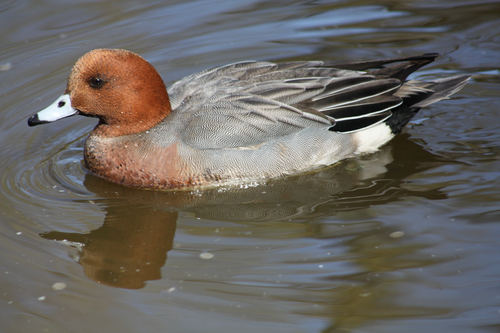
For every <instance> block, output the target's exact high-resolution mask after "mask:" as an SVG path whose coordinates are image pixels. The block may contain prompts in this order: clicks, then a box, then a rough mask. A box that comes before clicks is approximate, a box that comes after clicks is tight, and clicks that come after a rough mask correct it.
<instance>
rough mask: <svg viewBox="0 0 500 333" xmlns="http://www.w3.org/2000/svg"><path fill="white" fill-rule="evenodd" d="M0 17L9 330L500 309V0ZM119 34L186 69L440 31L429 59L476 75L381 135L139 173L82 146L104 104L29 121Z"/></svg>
mask: <svg viewBox="0 0 500 333" xmlns="http://www.w3.org/2000/svg"><path fill="white" fill-rule="evenodd" d="M0 31H2V33H1V34H0V119H1V121H0V143H1V148H0V172H1V173H0V176H1V191H0V252H1V254H0V263H1V265H0V331H2V332H9V333H10V332H234V331H237V332H241V333H242V332H258V331H260V332H345V331H353V332H422V331H425V330H427V331H431V332H497V331H498V330H499V329H500V265H499V264H500V255H499V253H500V244H499V241H498V239H499V236H500V225H499V224H498V223H499V222H500V194H499V192H500V191H499V188H500V186H499V185H500V177H499V175H500V174H499V171H498V170H500V161H499V156H500V149H499V148H498V147H499V146H500V131H499V127H500V125H499V123H500V122H499V119H500V118H499V116H500V115H499V112H500V111H499V110H500V93H499V92H500V78H499V70H498V69H499V68H500V57H499V56H498V54H499V51H500V4H499V3H498V1H472V0H470V1H430V0H429V1H425V0H417V1H385V2H382V3H378V4H376V5H374V4H373V2H370V1H353V0H348V1H256V0H246V1H231V2H229V1H221V0H218V1H209V0H200V1H185V0H184V1H168V2H155V3H150V4H145V3H138V2H136V1H119V2H118V1H116V2H115V1H90V0H89V1H80V2H78V4H72V2H66V1H61V0H48V1H43V2H40V1H34V0H24V1H4V2H3V3H2V4H0ZM99 47H118V48H124V49H128V50H131V51H134V52H137V53H139V54H141V55H142V56H143V57H145V58H146V59H147V60H149V61H150V62H151V63H153V65H154V66H155V67H156V68H157V69H158V70H159V72H160V73H161V74H162V76H163V78H164V80H165V81H166V83H168V84H170V83H172V82H174V81H175V80H177V79H179V78H180V77H182V76H184V75H187V74H190V73H193V72H195V71H199V70H202V69H205V68H207V67H211V66H216V65H221V64H225V63H229V62H234V61H239V60H244V59H259V60H277V61H280V60H299V59H300V60H305V59H311V60H312V59H338V58H359V59H376V58H381V57H382V58H383V57H395V56H399V55H405V56H409V55H415V54H421V53H426V52H439V53H441V54H443V57H442V58H440V59H439V61H437V62H436V63H433V64H432V65H430V66H428V67H426V68H425V69H424V70H422V71H420V72H419V74H418V77H419V78H435V77H445V76H450V75H452V74H475V76H474V79H473V80H472V81H471V82H470V83H469V84H468V85H467V86H466V87H465V88H464V89H463V90H462V91H461V92H460V93H458V94H456V95H455V96H454V97H453V99H451V100H447V101H442V102H440V103H438V104H435V105H432V106H431V107H428V108H426V109H424V110H422V111H421V112H420V113H419V114H418V115H417V117H416V118H415V119H414V120H413V122H412V124H410V126H409V128H408V130H407V131H406V133H404V134H402V135H400V136H399V137H397V138H396V139H395V140H393V141H392V142H391V143H390V144H388V145H387V146H386V147H384V148H383V149H382V150H381V151H380V152H378V153H376V154H373V155H370V156H366V157H364V158H361V159H358V160H350V161H344V162H342V163H340V164H339V165H336V166H334V167H331V168H327V169H324V170H320V171H319V172H316V173H310V174H303V175H298V176H296V177H290V178H288V179H283V180H275V181H270V182H268V183H266V184H247V185H246V186H239V187H236V186H232V187H221V188H218V189H211V190H199V191H193V192H187V191H181V192H154V191H140V190H131V189H127V188H123V187H120V186H115V185H112V184H109V183H106V182H104V181H102V180H99V179H97V178H95V177H94V176H92V175H91V174H89V173H88V172H87V171H86V170H85V169H84V167H83V166H82V164H81V160H82V151H83V143H84V141H85V138H86V135H87V134H88V132H89V131H90V130H91V129H92V128H93V126H95V123H96V121H95V120H93V119H86V118H85V119H84V118H82V117H72V118H69V119H66V120H62V121H59V122H56V123H53V124H50V125H45V126H40V127H37V128H28V126H27V125H26V119H27V117H28V116H30V115H31V114H33V113H34V112H36V111H38V110H39V109H41V108H43V107H45V106H46V105H48V104H49V103H51V102H52V101H53V100H54V99H55V98H56V97H57V96H59V95H60V94H61V93H62V91H63V90H64V86H65V81H66V78H67V75H68V73H69V70H70V68H71V66H72V65H73V63H74V62H75V60H76V59H77V58H78V57H79V56H81V55H83V54H84V53H85V52H87V51H89V50H90V49H94V48H99ZM58 282H59V283H61V282H62V283H64V285H61V284H56V285H54V284H55V283H58ZM61 288H62V289H61Z"/></svg>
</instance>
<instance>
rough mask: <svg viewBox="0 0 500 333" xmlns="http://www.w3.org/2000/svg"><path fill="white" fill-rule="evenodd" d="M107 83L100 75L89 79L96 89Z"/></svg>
mask: <svg viewBox="0 0 500 333" xmlns="http://www.w3.org/2000/svg"><path fill="white" fill-rule="evenodd" d="M105 83H106V81H104V80H103V79H100V78H98V77H93V78H91V79H90V81H89V84H90V86H91V87H92V88H94V89H101V88H102V87H103V86H104V84H105Z"/></svg>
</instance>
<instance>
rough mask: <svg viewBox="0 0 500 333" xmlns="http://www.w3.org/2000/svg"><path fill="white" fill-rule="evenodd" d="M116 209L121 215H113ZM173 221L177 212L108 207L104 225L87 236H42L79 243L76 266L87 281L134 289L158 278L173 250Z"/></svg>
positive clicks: (63, 234) (50, 233)
mask: <svg viewBox="0 0 500 333" xmlns="http://www.w3.org/2000/svg"><path fill="white" fill-rule="evenodd" d="M117 208H118V210H119V211H121V212H122V213H121V214H120V215H116V213H117V210H116V209H117ZM125 208H127V209H125ZM176 220H177V213H172V212H168V211H161V210H158V211H157V210H155V209H153V208H151V207H137V205H136V206H135V207H134V206H130V205H128V206H127V207H123V206H116V205H111V206H110V207H108V213H107V214H106V220H105V221H104V225H103V226H102V227H101V228H99V229H96V230H93V231H91V232H90V234H87V235H82V234H75V233H73V234H71V233H60V232H49V233H46V234H43V235H42V237H44V238H48V239H56V240H63V239H66V240H68V241H70V242H78V243H81V244H82V245H83V246H82V250H81V253H80V259H79V263H80V264H81V265H82V266H83V271H84V273H85V275H86V276H87V277H89V278H90V279H92V280H94V281H96V282H98V283H102V284H105V285H108V286H112V287H120V288H129V289H137V288H142V287H144V285H145V281H148V280H158V279H160V278H161V272H160V270H161V267H162V266H163V265H165V261H166V259H167V252H168V251H170V250H171V249H172V243H173V239H174V234H175V227H176Z"/></svg>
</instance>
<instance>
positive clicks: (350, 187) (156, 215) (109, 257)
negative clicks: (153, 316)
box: [41, 134, 450, 289]
mask: <svg viewBox="0 0 500 333" xmlns="http://www.w3.org/2000/svg"><path fill="white" fill-rule="evenodd" d="M391 150H392V152H391ZM393 153H394V154H395V155H396V154H397V156H398V160H397V163H395V162H393V158H392V154H393ZM443 163H450V161H444V159H443V158H442V157H439V156H435V155H433V154H431V153H429V152H427V151H425V150H424V149H423V148H422V147H421V146H419V145H417V144H415V143H413V142H411V141H409V140H408V135H407V134H404V135H401V136H400V137H398V138H396V140H394V141H393V142H392V143H391V144H390V145H388V146H386V147H384V148H383V149H382V150H381V151H380V152H378V153H376V154H373V155H369V156H366V157H364V158H362V159H354V160H348V161H343V162H341V163H339V164H337V165H334V166H332V167H329V168H326V169H323V170H320V171H317V172H314V173H306V174H302V175H298V176H294V177H289V178H287V179H281V180H275V181H267V182H265V183H262V184H258V185H257V184H254V185H255V186H241V187H238V186H231V187H227V188H215V189H204V190H198V191H163V192H161V191H148V190H139V189H132V188H126V187H123V186H119V185H114V184H112V183H109V182H106V181H103V180H101V179H99V178H97V177H95V176H93V175H91V174H87V175H86V177H85V183H84V185H85V186H86V188H87V189H88V190H90V191H91V192H93V193H95V194H96V195H98V196H100V197H101V198H102V199H99V200H96V201H95V204H97V205H99V206H100V207H102V209H103V210H105V211H106V217H105V220H104V224H103V225H102V226H101V227H100V228H99V229H96V230H92V231H91V232H90V233H88V234H83V233H64V232H57V231H52V232H47V233H43V234H42V235H41V236H42V237H43V238H46V239H52V240H58V241H63V240H64V241H67V242H69V243H70V244H73V245H75V246H76V247H78V248H79V254H78V255H77V256H75V259H76V260H77V261H78V262H79V263H80V264H81V265H82V266H83V269H84V272H85V275H86V276H87V277H89V278H90V279H92V280H94V281H96V282H99V283H102V284H106V285H109V286H113V287H119V288H135V289H137V288H142V287H144V286H145V282H146V281H150V280H157V279H161V277H162V276H161V268H162V267H163V266H164V265H165V263H166V260H167V252H168V251H170V250H171V249H172V247H173V239H174V235H175V230H176V225H177V218H178V212H187V213H190V214H191V215H194V216H196V217H200V218H203V219H210V220H217V221H230V222H233V223H246V222H265V221H273V222H280V221H290V220H292V221H303V220H305V219H313V218H321V217H326V216H334V215H336V214H337V213H338V212H340V211H351V210H357V209H363V208H367V207H370V206H373V205H381V204H387V203H389V202H393V201H396V200H401V199H402V198H405V197H408V196H416V197H425V198H428V199H433V200H436V199H444V198H445V197H446V195H445V194H444V193H442V192H441V191H440V190H439V189H430V190H423V191H414V190H411V189H407V188H405V187H404V186H403V185H404V183H405V179H406V178H408V177H409V176H411V175H412V174H415V173H418V172H422V171H424V170H426V169H430V168H432V167H435V166H438V165H442V164H443ZM297 189H300V191H298V190H297ZM314 221H315V220H311V221H309V222H307V223H317V224H319V225H316V226H315V227H314V228H313V229H314V230H315V232H316V233H317V235H316V236H317V237H321V238H329V237H336V236H335V235H333V234H331V232H326V231H325V230H326V229H328V230H332V225H331V223H326V224H328V225H327V226H326V225H323V224H325V222H324V220H323V222H318V221H317V220H316V222H314ZM342 224H344V222H342ZM345 227H346V228H349V225H348V224H347V225H345ZM346 228H344V229H343V230H344V231H345V230H347V229H346ZM333 229H335V228H333ZM325 232H326V234H325ZM328 233H330V234H328ZM337 237H338V235H337Z"/></svg>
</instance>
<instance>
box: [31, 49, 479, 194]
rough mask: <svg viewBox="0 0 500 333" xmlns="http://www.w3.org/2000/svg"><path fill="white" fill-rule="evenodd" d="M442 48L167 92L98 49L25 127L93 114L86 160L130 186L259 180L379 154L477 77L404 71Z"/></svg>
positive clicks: (260, 73)
mask: <svg viewBox="0 0 500 333" xmlns="http://www.w3.org/2000/svg"><path fill="white" fill-rule="evenodd" d="M438 56H439V54H437V53H426V54H423V55H418V56H411V57H400V58H390V59H383V60H371V61H292V62H270V61H241V62H235V63H231V64H228V65H224V66H219V67H213V68H210V69H206V70H203V71H201V72H198V73H194V74H191V75H189V76H186V77H184V78H182V79H181V80H179V81H177V82H175V83H173V84H172V85H171V86H170V87H169V88H168V89H167V88H166V86H165V83H164V81H163V79H162V77H161V76H160V74H159V73H158V72H157V70H156V69H155V68H154V67H153V66H152V65H151V64H150V63H149V62H148V61H147V60H145V59H144V58H143V57H141V56H140V55H138V54H136V53H133V52H130V51H127V50H122V49H96V50H92V51H90V52H88V53H86V54H85V55H83V56H82V57H81V58H80V59H78V61H77V62H76V64H75V65H74V66H73V68H72V69H71V72H70V75H69V79H68V81H67V85H66V89H65V91H64V93H63V94H62V95H61V96H60V97H59V98H58V99H57V100H56V101H55V102H54V103H52V104H51V105H49V106H48V107H46V108H45V109H43V110H41V111H39V112H37V113H36V114H34V115H32V116H31V117H29V119H28V125H29V126H36V125H40V124H46V123H51V122H54V121H56V120H59V119H63V118H66V117H70V116H73V115H81V116H85V117H95V118H97V119H98V123H97V125H96V126H95V128H94V129H93V130H92V131H91V132H90V134H89V136H88V138H87V139H86V141H85V146H84V152H83V155H84V161H83V162H84V165H85V167H86V168H87V169H88V170H89V171H90V172H91V173H93V174H95V175H97V176H98V177H100V178H102V179H104V180H106V181H109V182H112V183H116V184H121V185H123V186H127V187H135V188H149V189H158V190H169V189H192V188H196V187H200V186H201V187H203V186H218V185H221V184H232V183H240V184H241V183H245V182H257V183H258V182H259V180H263V181H267V180H269V179H275V178H281V177H286V176H289V175H294V174H298V173H302V172H310V171H313V170H316V169H320V168H323V167H326V166H331V165H334V164H336V163H337V162H339V161H342V160H345V159H348V158H353V157H357V156H360V155H364V154H369V153H373V152H375V151H377V150H378V149H379V148H380V147H381V146H383V145H384V144H386V143H387V142H388V141H389V140H391V139H392V138H393V137H394V136H395V135H397V134H398V133H400V132H401V131H402V130H403V129H404V127H405V126H406V124H407V123H408V122H409V121H410V120H411V119H412V117H413V116H414V115H415V114H416V113H417V112H418V111H419V110H420V109H421V108H423V107H426V106H428V105H430V104H432V103H434V102H437V101H440V100H442V99H445V98H448V97H449V96H450V95H452V94H454V93H456V92H457V91H459V90H460V89H461V88H462V87H463V86H464V85H465V84H466V83H467V81H468V80H469V78H470V76H468V75H459V76H454V77H448V78H441V79H435V80H431V81H418V80H409V79H408V76H409V75H410V74H412V73H413V72H415V71H416V70H418V69H419V68H421V67H423V66H425V65H427V64H429V63H431V62H433V61H434V60H435V59H436V58H437V57H438ZM167 91H168V92H167Z"/></svg>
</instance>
